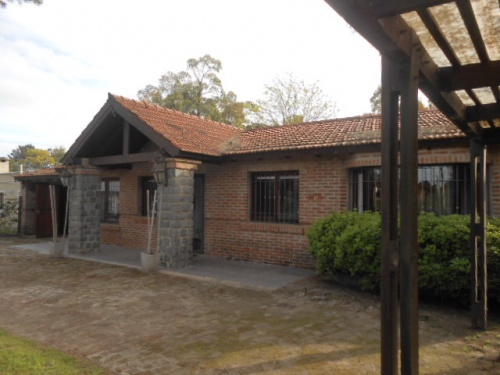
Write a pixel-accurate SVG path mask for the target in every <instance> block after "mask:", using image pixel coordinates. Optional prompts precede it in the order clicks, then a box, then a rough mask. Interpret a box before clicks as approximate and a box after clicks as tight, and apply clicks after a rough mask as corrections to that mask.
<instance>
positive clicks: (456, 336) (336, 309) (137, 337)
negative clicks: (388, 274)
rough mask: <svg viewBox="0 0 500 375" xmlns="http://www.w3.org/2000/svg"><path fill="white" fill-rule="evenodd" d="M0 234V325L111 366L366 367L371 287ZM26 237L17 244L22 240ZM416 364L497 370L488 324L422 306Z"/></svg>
mask: <svg viewBox="0 0 500 375" xmlns="http://www.w3.org/2000/svg"><path fill="white" fill-rule="evenodd" d="M15 241H16V240H15V239H11V240H2V239H1V238H0V306H1V308H0V327H2V328H4V329H6V330H8V331H10V332H11V333H13V334H14V335H18V336H21V337H25V338H28V339H31V340H35V341H37V342H40V343H42V344H44V345H47V346H50V347H54V348H57V349H60V350H63V351H65V352H67V353H70V354H73V355H76V356H79V357H84V358H88V359H90V360H92V361H93V362H95V363H97V364H99V365H101V366H103V367H105V368H106V369H108V370H109V371H110V373H112V374H121V375H162V374H181V375H183V374H214V375H216V374H230V375H233V374H234V375H243V374H246V375H249V374H266V375H270V374H273V375H277V374H281V375H284V374H287V375H288V374H292V375H293V374H336V375H343V374H349V375H350V374H356V375H357V374H377V373H379V372H380V365H379V363H380V304H379V300H378V297H377V296H374V295H370V294H364V293H360V292H356V291H354V290H352V289H346V288H342V287H339V286H336V285H332V284H326V283H323V282H322V281H320V280H318V279H317V278H314V277H312V278H311V277H309V278H302V279H300V280H298V281H296V282H294V283H291V284H287V285H286V286H284V287H282V288H280V289H278V290H275V291H270V290H255V289H252V288H247V287H234V286H232V285H227V284H225V283H221V282H218V281H215V282H207V281H205V279H203V280H200V279H198V278H192V277H186V276H185V275H182V274H180V273H177V271H176V272H170V273H169V274H163V273H160V274H156V275H145V274H143V273H142V272H140V271H138V270H137V269H135V268H131V267H121V266H120V267H118V266H115V265H111V264H105V263H102V262H99V263H98V262H89V261H87V260H85V261H84V260H81V259H75V258H52V257H49V256H46V255H44V254H41V253H40V252H37V251H33V250H23V249H20V248H14V249H13V248H12V247H11V246H17V245H20V244H19V243H17V244H16V243H12V242H15ZM22 245H23V247H26V244H22ZM420 316H421V321H420V332H421V340H420V342H421V348H420V373H421V374H430V375H438V374H445V375H452V374H453V375H456V374H458V375H466V374H467V375H469V374H474V375H480V374H500V325H499V324H498V322H494V321H492V322H491V325H490V330H489V331H488V332H479V331H476V330H472V329H470V321H469V313H468V312H467V311H460V310H453V309H446V310H443V309H436V308H429V307H425V306H422V308H421V311H420Z"/></svg>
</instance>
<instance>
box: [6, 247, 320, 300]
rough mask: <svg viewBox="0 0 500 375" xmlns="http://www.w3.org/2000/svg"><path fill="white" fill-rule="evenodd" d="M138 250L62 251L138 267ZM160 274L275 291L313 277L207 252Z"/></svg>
mask: <svg viewBox="0 0 500 375" xmlns="http://www.w3.org/2000/svg"><path fill="white" fill-rule="evenodd" d="M53 246H54V243H53V242H51V241H37V242H33V243H26V244H20V245H13V246H10V247H11V248H12V249H24V250H31V251H35V252H37V253H40V254H45V255H49V254H50V250H51V248H52V247H53ZM140 253H141V250H139V249H131V248H126V247H120V246H116V245H101V248H100V251H99V252H94V253H88V254H72V253H68V252H67V251H66V256H67V257H68V258H74V259H81V260H85V261H91V262H99V263H106V264H111V265H116V266H120V267H128V268H134V269H137V270H141V259H140ZM159 272H160V273H165V274H170V275H174V276H179V277H187V278H194V279H198V280H200V281H206V282H219V283H222V284H225V285H230V286H236V287H243V288H250V289H258V290H270V291H274V290H278V289H280V288H283V287H285V286H286V285H289V284H292V283H295V282H298V281H300V280H302V279H304V278H309V277H312V276H314V275H315V274H316V273H315V271H313V270H308V269H304V268H295V267H285V266H276V265H270V264H262V263H252V262H241V261H236V260H227V259H222V258H214V257H210V256H207V255H196V256H194V258H193V260H192V263H191V264H190V265H188V266H186V267H183V268H176V269H169V268H167V267H166V266H162V267H160V270H159Z"/></svg>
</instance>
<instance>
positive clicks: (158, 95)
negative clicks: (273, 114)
mask: <svg viewBox="0 0 500 375" xmlns="http://www.w3.org/2000/svg"><path fill="white" fill-rule="evenodd" d="M221 69H222V63H221V62H220V61H219V60H217V59H215V58H213V57H212V56H210V55H205V56H203V57H200V58H199V59H189V60H188V61H187V70H186V71H181V72H178V73H173V72H167V73H166V74H164V75H163V76H161V77H160V79H159V82H158V86H154V85H147V86H146V87H145V88H144V89H142V90H139V91H138V93H137V96H138V98H139V99H141V100H145V101H148V102H151V103H154V104H157V105H159V106H162V107H166V108H171V109H175V110H178V111H181V112H184V113H188V114H193V115H196V116H201V117H204V118H207V119H210V120H214V121H220V122H224V123H228V124H232V125H237V126H240V127H241V126H243V124H244V122H245V107H246V105H247V104H246V103H242V102H238V101H237V97H236V94H235V93H234V92H232V91H229V92H227V93H226V92H225V91H224V89H223V87H222V83H221V80H220V79H219V77H218V76H217V73H219V72H220V70H221Z"/></svg>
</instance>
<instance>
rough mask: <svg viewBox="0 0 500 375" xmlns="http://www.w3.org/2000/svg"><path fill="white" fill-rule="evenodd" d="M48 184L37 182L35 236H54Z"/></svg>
mask: <svg viewBox="0 0 500 375" xmlns="http://www.w3.org/2000/svg"><path fill="white" fill-rule="evenodd" d="M51 215H52V214H51V211H50V193H49V185H48V184H36V190H35V217H36V218H35V236H36V237H37V238H40V237H51V236H52V216H51Z"/></svg>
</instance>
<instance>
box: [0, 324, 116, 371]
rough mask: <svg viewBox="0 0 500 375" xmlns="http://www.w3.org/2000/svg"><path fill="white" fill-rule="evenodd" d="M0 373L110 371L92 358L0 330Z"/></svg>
mask: <svg viewBox="0 0 500 375" xmlns="http://www.w3.org/2000/svg"><path fill="white" fill-rule="evenodd" d="M0 374H2V375H28V374H29V375H31V374H40V375H41V374H43V375H46V374H47V375H48V374H54V375H56V374H57V375H65V374H71V375H83V374H85V375H105V374H108V372H106V371H105V370H104V369H102V368H100V367H97V366H96V365H94V364H92V363H91V362H89V361H85V360H81V359H77V358H75V357H72V356H70V355H68V354H64V353H62V352H60V351H57V350H54V349H48V348H45V347H43V346H42V345H39V344H36V343H33V342H31V341H28V340H24V339H21V338H18V337H14V336H12V335H11V334H9V333H8V332H6V331H5V330H3V329H0Z"/></svg>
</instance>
